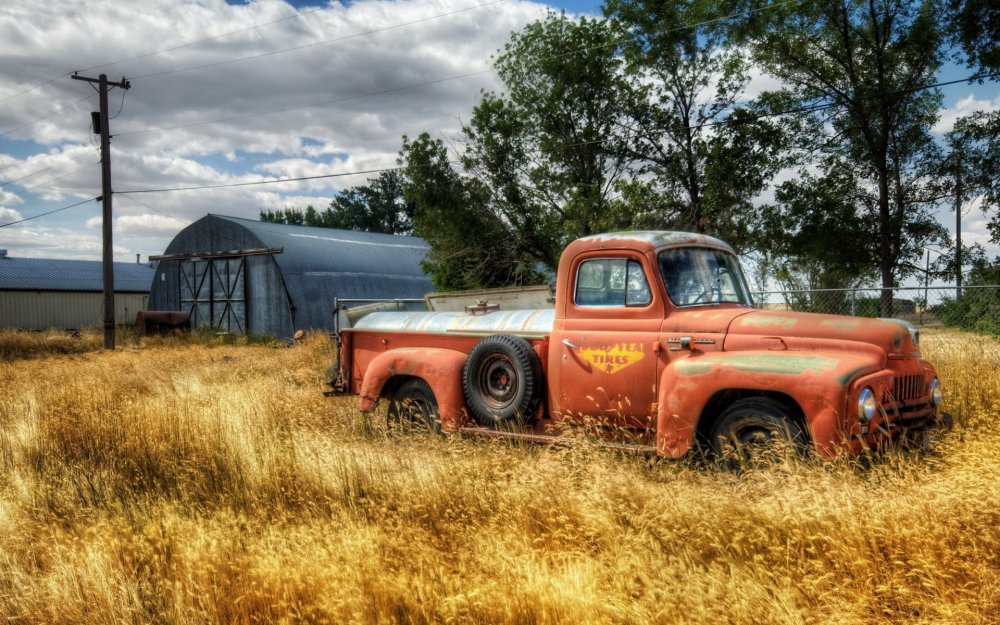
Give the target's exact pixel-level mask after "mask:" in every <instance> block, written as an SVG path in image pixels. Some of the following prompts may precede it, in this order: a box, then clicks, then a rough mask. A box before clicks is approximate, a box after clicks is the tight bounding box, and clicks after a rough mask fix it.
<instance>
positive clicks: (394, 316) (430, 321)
mask: <svg viewBox="0 0 1000 625" xmlns="http://www.w3.org/2000/svg"><path fill="white" fill-rule="evenodd" d="M554 320H555V311H553V310H551V309H548V310H501V311H498V312H493V313H489V314H486V315H469V314H466V313H458V312H436V313H428V312H379V313H372V314H370V315H367V316H365V317H363V318H361V319H360V320H359V321H358V323H357V325H355V326H354V329H355V330H365V331H377V332H425V333H428V334H472V335H483V336H485V335H487V334H515V335H519V336H540V335H545V334H548V333H549V332H551V331H552V324H553V322H554Z"/></svg>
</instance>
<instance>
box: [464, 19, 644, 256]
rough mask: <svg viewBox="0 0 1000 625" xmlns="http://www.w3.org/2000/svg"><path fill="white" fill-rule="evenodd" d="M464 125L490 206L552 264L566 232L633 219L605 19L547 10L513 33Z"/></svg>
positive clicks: (469, 166) (472, 168)
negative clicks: (493, 89) (624, 185)
mask: <svg viewBox="0 0 1000 625" xmlns="http://www.w3.org/2000/svg"><path fill="white" fill-rule="evenodd" d="M494 66H495V68H496V71H497V74H498V75H499V77H500V79H501V80H502V81H503V84H504V91H503V92H502V93H486V94H484V95H483V98H482V101H481V102H480V104H479V105H478V106H476V108H475V110H474V111H473V115H472V118H471V120H470V122H469V124H468V125H467V126H466V127H465V129H464V131H465V152H464V154H463V157H464V158H463V164H464V166H465V168H466V170H467V171H468V172H469V173H470V174H471V175H472V176H474V177H475V178H476V179H477V180H478V181H479V182H480V183H481V184H482V185H483V186H484V188H485V191H486V198H485V200H486V208H487V209H488V210H489V211H490V212H491V213H493V214H494V215H495V217H496V218H497V219H499V220H500V222H501V223H502V224H503V225H504V226H505V227H506V228H508V229H509V232H510V236H511V237H514V238H517V239H518V240H521V241H524V244H525V245H526V247H527V249H528V250H530V253H531V254H532V255H533V256H534V257H535V258H536V259H538V260H539V261H541V262H543V263H544V264H545V265H547V266H548V267H549V268H550V269H554V268H555V265H556V264H557V262H558V257H559V253H560V251H561V250H562V248H563V246H564V245H565V243H566V242H567V241H568V240H571V239H574V238H577V237H580V236H585V235H588V234H593V233H596V232H602V231H607V230H615V229H621V228H626V227H629V226H632V225H633V215H632V212H631V211H630V209H629V208H628V207H627V206H626V205H625V204H624V202H623V201H622V196H621V193H619V192H618V190H617V188H616V185H617V184H618V183H620V182H621V181H622V180H623V179H624V178H625V177H626V176H627V175H628V174H629V173H630V168H631V164H632V159H631V157H629V156H627V155H626V154H625V150H624V146H625V144H627V143H628V142H629V140H630V137H629V134H628V133H627V130H626V128H627V125H626V123H625V118H624V116H623V113H622V109H623V103H624V101H625V100H627V99H629V98H630V97H631V95H630V91H629V87H628V84H627V83H626V81H625V80H624V78H623V75H622V71H621V59H620V58H619V57H618V56H617V55H616V45H615V41H614V35H613V32H612V31H611V30H610V29H609V27H608V25H607V24H606V23H605V22H604V21H603V20H593V19H587V18H580V19H579V20H576V21H574V20H570V19H568V18H567V17H566V16H565V15H564V14H563V15H558V14H554V13H550V14H549V15H548V16H546V17H545V18H544V19H542V20H539V21H537V22H533V23H531V24H528V25H527V26H526V27H525V28H524V29H523V30H522V31H520V32H517V33H514V34H513V35H512V36H511V39H510V41H509V42H508V43H507V44H506V45H505V47H504V50H503V52H502V53H501V54H500V55H499V56H498V57H497V59H496V60H495V63H494Z"/></svg>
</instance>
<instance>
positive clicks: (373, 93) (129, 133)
mask: <svg viewBox="0 0 1000 625" xmlns="http://www.w3.org/2000/svg"><path fill="white" fill-rule="evenodd" d="M492 71H493V70H492V69H484V70H480V71H478V72H469V73H467V74H458V75H455V76H447V77H445V78H438V79H435V80H427V81H423V82H418V83H412V84H409V85H403V86H402V87H393V88H390V89H381V90H379V91H371V92H368V93H362V94H357V95H351V96H344V97H342V98H334V99H332V100H323V101H322V102H311V103H309V104H301V105H299V106H286V107H284V108H280V109H274V110H270V111H261V112H258V113H246V114H244V115H234V116H232V117H224V118H220V119H212V120H208V121H203V122H190V123H187V124H177V125H176V126H158V127H154V128H146V129H145V130H132V131H126V132H118V133H115V137H119V138H120V137H131V136H135V135H143V134H148V133H151V132H166V131H168V130H179V129H182V128H195V127H197V126H209V125H211V124H221V123H225V122H233V121H239V120H243V119H252V118H254V117H263V116H265V115H274V114H275V113H287V112H289V111H297V110H301V109H306V108H312V107H314V106H327V105H330V104H341V103H343V102H350V101H352V100H361V99H364V98H370V97H374V96H380V95H388V94H390V93H399V92H401V91H409V90H411V89H418V88H420V87H427V86H431V85H439V84H442V83H446V82H452V81H455V80H462V79H465V78H471V77H472V76H480V75H482V74H488V73H490V72H492Z"/></svg>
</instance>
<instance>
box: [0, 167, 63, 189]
mask: <svg viewBox="0 0 1000 625" xmlns="http://www.w3.org/2000/svg"><path fill="white" fill-rule="evenodd" d="M53 167H55V165H50V166H48V167H46V168H45V169H39V170H38V171H36V172H32V173H30V174H28V175H26V176H21V177H20V178H14V179H13V180H4V181H3V182H0V187H5V186H7V185H9V184H14V183H15V182H20V181H22V180H27V179H28V178H32V177H34V176H37V175H38V174H44V173H45V172H47V171H48V170H50V169H52V168H53Z"/></svg>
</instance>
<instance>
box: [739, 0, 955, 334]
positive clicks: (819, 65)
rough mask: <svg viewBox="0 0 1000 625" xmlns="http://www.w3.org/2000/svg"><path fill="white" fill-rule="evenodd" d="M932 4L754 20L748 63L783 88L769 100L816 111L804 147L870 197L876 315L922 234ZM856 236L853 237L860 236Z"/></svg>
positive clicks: (790, 10) (936, 62)
mask: <svg viewBox="0 0 1000 625" xmlns="http://www.w3.org/2000/svg"><path fill="white" fill-rule="evenodd" d="M942 18H943V15H942V14H941V11H940V5H939V3H937V2H934V1H933V0H924V1H920V2H913V1H910V0H834V1H832V2H831V1H830V0H803V2H799V3H795V4H793V5H783V6H779V7H776V8H774V9H773V10H770V11H767V12H760V13H757V14H754V16H753V18H752V20H751V21H750V29H749V32H750V33H752V42H753V45H752V54H753V58H754V59H755V60H756V62H758V63H759V64H760V65H761V66H763V67H764V68H765V69H766V70H767V71H768V72H770V73H771V74H772V75H774V76H775V77H776V78H778V79H779V80H780V81H781V82H782V84H783V85H785V87H784V88H783V89H782V90H780V92H779V93H778V94H776V95H777V98H776V100H777V101H782V102H784V103H795V104H797V105H800V106H806V107H814V108H813V109H812V110H813V111H814V113H813V114H814V116H815V117H816V122H817V125H816V128H817V130H818V132H816V133H815V134H814V135H813V136H812V137H810V138H811V139H812V140H813V145H812V149H813V150H816V151H819V152H825V153H826V154H829V155H838V156H839V157H840V158H841V159H843V161H844V162H847V163H851V164H853V165H854V166H855V167H856V170H857V172H858V175H859V177H860V179H861V180H864V181H867V182H868V183H869V184H870V185H871V187H872V189H873V193H874V196H875V199H876V210H875V221H874V223H873V224H872V226H871V227H872V231H871V232H869V233H867V237H870V238H871V239H872V240H873V241H874V245H875V247H876V250H877V254H876V258H877V268H878V275H879V281H880V283H881V286H883V287H886V290H884V291H883V293H882V297H881V308H882V311H881V312H882V314H884V315H889V314H891V312H892V293H891V291H889V290H888V287H892V286H894V285H895V284H896V282H897V280H898V279H899V277H900V276H901V275H902V274H904V273H905V271H906V268H907V267H909V266H910V265H911V264H912V261H914V260H916V258H915V257H914V255H915V253H918V250H919V246H920V245H922V244H924V243H928V242H931V241H933V240H936V239H937V238H938V237H939V235H940V231H938V232H937V233H936V234H935V233H929V231H928V228H927V227H926V226H930V225H931V224H930V223H929V221H928V220H929V214H928V212H927V211H928V208H927V207H928V205H927V200H928V198H927V197H925V196H924V190H923V188H924V186H923V184H922V183H923V182H924V181H925V179H926V176H927V171H928V166H927V163H928V162H929V161H930V160H931V157H930V156H929V151H930V150H932V146H933V142H932V141H930V138H929V130H930V125H931V124H932V123H933V121H934V119H935V116H936V112H937V110H938V108H939V106H940V96H939V95H938V94H937V93H936V92H933V91H930V92H928V91H926V90H924V87H925V86H926V85H928V84H931V83H933V82H934V78H935V75H936V72H937V70H938V68H939V66H940V64H941V62H942V58H943V51H942V46H941V43H942V35H943V32H942V26H941V24H942ZM859 234H860V233H859Z"/></svg>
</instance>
